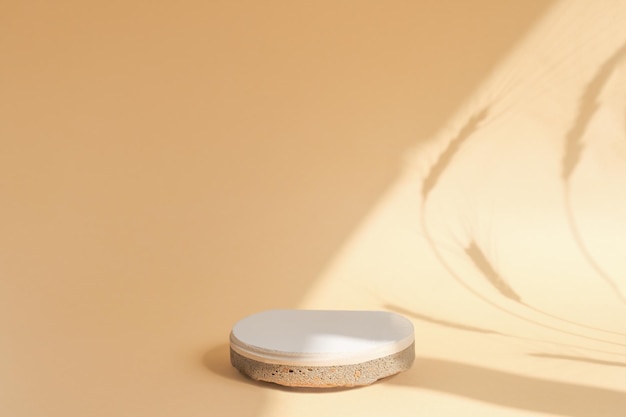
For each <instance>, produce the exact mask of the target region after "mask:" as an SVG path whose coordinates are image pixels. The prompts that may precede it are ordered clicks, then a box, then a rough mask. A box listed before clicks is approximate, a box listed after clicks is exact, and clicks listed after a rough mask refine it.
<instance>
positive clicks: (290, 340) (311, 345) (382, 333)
mask: <svg viewBox="0 0 626 417" xmlns="http://www.w3.org/2000/svg"><path fill="white" fill-rule="evenodd" d="M414 340H415V336H414V330H413V324H412V323H411V322H410V321H409V320H407V319H406V318H404V317H402V316H399V315H397V314H394V313H390V312H386V311H342V310H332V311H331V310H270V311H264V312H261V313H257V314H254V315H252V316H249V317H246V318H244V319H242V320H241V321H239V322H238V323H237V324H235V326H234V327H233V330H232V332H231V335H230V346H231V348H232V349H233V350H234V351H235V352H237V353H239V354H240V355H242V356H245V357H247V358H250V359H253V360H256V361H260V362H265V363H276V364H285V365H300V366H303V365H304V366H306V365H310V366H334V365H349V364H355V363H362V362H365V361H369V360H373V359H378V358H382V357H385V356H389V355H393V354H395V353H398V352H401V351H402V350H404V349H406V348H408V347H409V346H411V344H412V343H413V342H414Z"/></svg>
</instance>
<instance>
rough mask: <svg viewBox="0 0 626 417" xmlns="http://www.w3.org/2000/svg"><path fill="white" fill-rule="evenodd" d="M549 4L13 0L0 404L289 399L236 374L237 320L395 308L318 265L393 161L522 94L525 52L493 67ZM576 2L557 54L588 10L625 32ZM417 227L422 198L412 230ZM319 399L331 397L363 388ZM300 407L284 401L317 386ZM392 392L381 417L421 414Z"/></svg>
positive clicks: (258, 405)
mask: <svg viewBox="0 0 626 417" xmlns="http://www.w3.org/2000/svg"><path fill="white" fill-rule="evenodd" d="M552 5H553V3H552V2H550V1H517V2H502V1H495V0H493V1H492V0H474V1H445V2H439V1H414V2H403V1H393V2H362V1H346V2H326V1H322V2H319V1H318V2H289V1H283V2H279V1H271V2H252V1H250V2H239V1H204V2H200V1H198V2H193V1H184V2H139V1H136V0H131V1H125V2H122V1H119V2H115V1H112V2H78V1H76V2H71V1H59V2H34V1H33V2H10V1H9V2H5V3H4V4H3V6H2V8H1V9H2V11H1V12H0V51H1V52H0V53H1V60H0V329H1V331H0V415H1V416H5V415H6V416H16V417H26V416H28V417H30V416H44V415H45V416H64V417H68V416H124V415H128V416H135V415H150V416H161V415H162V416H166V415H167V416H171V415H176V416H199V415H217V414H222V415H239V416H244V415H251V416H252V415H262V414H263V413H273V414H272V415H278V413H280V411H276V410H280V404H281V403H282V401H284V399H283V398H278V399H276V401H274V402H273V403H272V398H273V397H272V396H276V395H279V396H281V395H283V394H285V395H289V394H286V393H284V392H282V391H278V392H277V391H275V390H272V389H269V388H267V387H264V386H258V385H255V384H251V383H249V382H246V381H245V380H244V379H242V378H241V377H240V376H239V375H237V374H236V373H235V372H234V371H233V370H232V369H231V368H230V366H229V364H228V360H227V357H226V356H225V354H226V351H225V349H226V346H225V343H226V342H227V337H228V332H229V330H230V327H231V326H232V324H233V323H234V322H235V321H236V320H238V319H239V318H241V317H243V316H245V315H247V314H250V313H252V312H254V311H258V310H262V309H268V308H276V307H285V308H296V307H302V306H310V307H315V306H317V307H321V306H324V307H330V306H334V308H351V307H353V306H357V307H363V308H386V306H387V307H388V305H387V304H385V303H378V302H376V303H374V302H369V301H368V300H370V299H369V298H368V296H366V295H364V293H361V292H358V291H357V292H356V293H355V292H350V291H348V290H346V289H345V288H344V289H343V290H342V289H337V288H335V287H334V286H333V285H334V284H332V282H336V281H337V280H339V281H341V279H344V278H345V279H348V280H350V279H353V278H354V275H353V274H348V275H345V276H343V277H342V276H341V274H339V275H340V276H339V277H337V275H336V274H337V273H336V272H333V271H334V269H333V268H334V266H333V265H337V264H341V259H343V258H342V257H343V256H344V255H345V253H346V252H345V251H346V249H345V248H346V245H348V244H351V243H350V242H354V240H355V233H357V234H358V231H359V230H362V228H363V227H364V226H363V225H364V224H367V219H369V218H371V216H372V210H374V207H380V204H383V203H381V201H383V200H385V198H386V197H385V196H388V195H389V193H390V190H392V189H394V187H395V186H396V185H394V184H396V183H397V181H398V180H399V179H400V178H406V177H403V176H402V175H403V172H404V171H403V170H404V167H405V164H406V162H407V161H416V160H417V161H421V162H419V164H422V165H420V166H421V167H427V166H428V164H431V163H432V162H434V161H435V160H436V158H437V152H438V149H437V146H440V148H441V149H444V148H445V141H446V140H447V139H446V138H449V137H450V136H449V135H448V136H446V135H445V133H446V132H448V131H449V132H454V131H456V130H455V129H457V127H459V126H462V122H461V121H458V122H454V123H452V122H450V120H451V119H453V117H459V120H461V119H462V117H461V116H462V115H464V114H466V113H468V112H469V113H471V110H468V108H469V109H471V108H473V107H472V106H474V107H476V106H477V105H475V104H473V103H475V102H476V103H477V102H480V100H482V99H475V97H476V94H477V92H480V91H484V88H485V86H486V85H487V86H489V85H491V87H490V88H491V90H490V91H492V92H495V93H494V96H497V95H498V94H501V95H504V96H505V97H509V96H508V95H507V94H510V93H511V90H510V87H511V86H513V87H516V86H519V85H522V84H523V81H524V80H525V78H524V75H525V74H527V73H526V72H525V69H527V68H526V67H523V66H521V67H518V68H520V69H519V71H518V72H517V73H516V72H515V71H513V70H509V73H508V74H509V75H510V74H513V75H514V76H512V78H510V79H509V81H511V80H512V84H511V83H507V82H506V80H507V74H506V73H505V75H500V78H498V79H499V80H504V81H502V82H501V84H497V83H496V85H494V84H493V83H492V84H489V80H490V79H492V78H491V77H493V76H494V74H496V75H498V73H497V72H496V70H497V68H500V65H501V64H502V62H505V61H506V60H507V59H510V58H511V56H513V53H514V51H516V48H518V47H519V46H520V45H522V41H523V40H525V39H527V37H528V34H529V33H531V32H532V31H531V29H532V28H533V27H535V26H536V25H538V24H539V22H541V21H542V19H544V16H545V15H546V13H547V12H548V11H549V10H550V7H551V6H552ZM576 7H578V6H576ZM576 7H572V8H571V9H568V8H566V10H565V11H564V12H563V13H562V14H561V15H560V16H562V18H561V19H560V20H559V19H556V23H554V25H553V26H547V27H545V26H544V29H545V30H546V33H547V34H548V35H549V36H552V37H551V38H550V37H549V36H548V35H546V36H548V38H549V39H552V40H554V42H555V43H557V44H558V42H557V41H560V42H564V43H565V44H567V39H568V38H567V37H568V36H575V35H573V34H572V33H571V32H568V31H567V30H565V31H562V32H559V30H561V29H560V28H561V26H559V25H561V24H563V22H565V23H567V25H569V26H567V25H565V26H567V28H571V27H576V26H577V25H578V23H577V22H578V20H577V19H579V18H580V19H583V22H584V19H585V18H589V19H596V20H593V21H594V22H604V20H603V19H608V20H607V21H608V22H609V23H608V24H605V25H604V26H605V27H608V28H609V29H611V28H614V27H619V25H618V24H617V23H616V22H614V21H612V20H610V18H611V16H615V14H612V12H613V10H612V9H611V8H610V7H608V6H607V7H605V8H604V9H603V8H599V9H600V11H598V10H596V9H598V8H596V9H594V8H593V7H591V6H589V7H587V9H589V10H586V9H585V7H578V8H576ZM611 7H613V9H616V10H618V11H621V12H623V10H621V9H623V7H621V8H620V7H619V5H617V3H615V4H614V3H611ZM607 10H608V12H607ZM588 12H589V13H590V14H591V17H588V16H587V13H588ZM609 12H611V13H609ZM593 13H596V14H593ZM617 15H618V16H619V14H617ZM595 16H599V17H595ZM591 26H593V30H594V31H595V30H596V29H595V27H596V26H594V25H591ZM568 30H570V29H568ZM611 30H612V29H611ZM562 33H564V35H563V36H565V38H563V39H562V38H559V36H560V35H561V34H562ZM593 33H594V34H595V33H596V32H593ZM597 33H600V35H597V36H596V35H594V36H596V37H595V38H593V37H592V36H589V37H587V38H584V37H581V38H584V39H583V41H584V40H585V39H587V42H588V43H587V45H588V44H589V43H591V44H592V45H593V42H598V43H599V44H602V45H606V47H605V48H604V49H602V48H600V49H601V50H600V51H599V52H598V55H597V56H594V59H592V60H591V62H592V63H587V61H586V60H585V59H584V56H577V55H575V53H572V54H573V55H572V54H570V55H569V56H565V57H564V58H563V59H565V60H566V63H567V65H568V66H569V68H570V70H569V72H568V71H565V72H563V73H558V74H557V75H560V76H562V77H563V78H567V77H570V79H572V80H574V81H576V82H578V84H577V85H582V84H584V81H585V74H589V75H592V74H593V70H594V68H593V65H595V64H594V63H601V62H602V59H603V56H604V55H607V54H609V52H610V49H611V48H612V45H613V44H606V43H605V39H606V38H609V39H610V36H609V35H611V33H609V34H608V35H607V34H606V33H605V32H602V33H603V34H602V33H601V31H600V30H599V29H598V31H597ZM616 33H617V32H616ZM617 35H618V36H615V37H614V41H611V42H614V43H618V41H619V39H621V38H620V37H621V36H622V34H621V32H619V33H617ZM589 39H591V40H589ZM576 42H578V38H576ZM581 42H582V41H581ZM540 43H541V42H538V41H536V40H535V44H533V43H532V42H531V43H530V45H531V46H532V45H537V44H540ZM609 43H610V42H609ZM581 44H582V43H581ZM527 48H531V47H528V46H527ZM588 49H589V50H593V49H594V48H589V47H588ZM596 49H597V48H596ZM573 50H574V52H575V51H576V50H575V48H573ZM605 52H606V53H605ZM541 53H542V54H545V55H540V56H538V57H537V56H535V55H534V54H533V50H532V49H527V51H526V57H527V58H528V57H531V56H532V57H533V59H535V58H536V59H537V61H538V62H541V60H542V59H544V58H545V59H546V60H548V61H549V60H550V57H551V56H552V54H551V51H550V50H547V51H542V52H541ZM603 54H604V55H603ZM567 60H569V61H567ZM532 62H535V63H536V61H532ZM577 65H580V66H581V67H583V68H582V69H581V71H582V72H581V73H580V74H583V75H580V77H579V78H580V79H579V78H577V74H578V72H576V66H577ZM585 65H587V67H585ZM514 67H515V65H512V66H511V65H510V66H509V68H514ZM571 68H573V69H571ZM538 74H539V76H540V79H541V77H542V75H541V74H542V73H538ZM530 75H531V76H532V75H533V73H532V72H531V73H530ZM534 75H537V74H534ZM516 77H517V78H516ZM574 81H572V82H574ZM574 84H575V82H574ZM568 86H569V85H568ZM531 87H532V88H538V89H539V88H547V89H549V88H550V86H549V85H548V86H544V85H542V84H541V83H536V84H531ZM481 89H483V90H481ZM513 90H515V88H513ZM533 91H535V90H533ZM537 91H538V90H537ZM542 91H543V90H542ZM576 98H577V96H572V97H570V98H569V99H571V100H570V102H571V103H575V99H576ZM505 101H506V100H505ZM546 108H550V107H549V106H546ZM503 109H504V110H502V111H510V110H507V109H508V108H504V107H503ZM543 114H547V116H546V117H554V118H557V116H558V115H554V114H550V112H549V111H546V113H543ZM459 115H461V116H459ZM558 117H560V116H558ZM559 120H561V119H559ZM450 123H451V124H450ZM455 123H456V124H455ZM446 124H448V125H449V126H451V127H448V128H444V127H445V126H446ZM520 125H522V126H526V125H525V124H524V123H521V124H519V123H518V124H516V125H515V128H516V129H518V130H519V126H520ZM446 129H448V130H446ZM442 132H443V133H442ZM433 146H434V148H433ZM426 148H427V149H428V152H426V151H425V150H424V151H421V150H423V149H426ZM504 148H506V149H500V152H502V154H501V155H503V156H502V158H501V160H502V161H509V160H511V159H510V158H509V157H508V156H506V155H508V154H507V150H508V149H510V148H507V147H506V146H505V147H504ZM479 149H481V148H479ZM492 149H498V148H497V147H496V148H493V147H491V146H489V145H487V146H485V147H484V148H482V150H481V152H482V155H488V154H489V152H492ZM409 151H411V152H409ZM415 155H418V156H419V155H422V156H423V158H425V159H423V160H420V158H419V157H416V156H415ZM483 163H484V161H482V162H481V160H480V158H479V161H478V163H477V162H476V160H474V161H473V162H472V160H471V158H470V159H469V160H468V162H467V164H469V165H465V166H469V167H472V166H482V165H483ZM419 164H418V165H419ZM472 164H474V165H472ZM459 166H460V167H463V166H464V165H462V164H461V165H459ZM618 166H619V163H618ZM420 169H422V168H419V169H418V171H419V170H420ZM468 169H470V170H471V169H472V168H468ZM425 170H427V169H426V168H423V169H422V171H421V172H422V174H423V173H424V172H425ZM459 172H460V174H459V175H460V179H459V181H461V183H462V181H463V180H462V178H463V177H464V174H463V171H462V170H461V171H459ZM619 175H621V171H620V174H619ZM412 178H413V179H415V181H414V184H415V189H416V190H418V189H419V187H421V182H420V181H421V179H420V178H419V175H418V176H414V177H412ZM451 178H455V177H451ZM620 178H621V177H620ZM413 179H412V180H411V181H413ZM622 184H623V183H622ZM444 189H445V188H444ZM454 189H455V188H454V186H452V188H448V190H454ZM616 189H619V187H617V188H616ZM450 193H452V194H453V195H456V194H458V193H456V192H454V191H450ZM441 195H444V196H445V193H444V194H441ZM475 195H478V194H475ZM451 198H452V197H451ZM532 199H535V200H532ZM540 199H541V198H540V196H532V197H531V201H540ZM385 201H386V200H385ZM395 201H396V202H399V203H396V205H398V204H399V205H400V206H402V204H403V203H402V201H404V200H402V198H399V199H396V200H395ZM385 204H391V203H385ZM407 204H408V203H407ZM603 204H604V203H603ZM607 204H608V203H607ZM383 206H384V204H383ZM530 206H533V205H532V204H530ZM404 207H412V206H410V205H404ZM511 212H515V209H514V208H513V209H511V210H509V211H506V210H505V211H504V213H511ZM613 215H615V216H617V215H618V213H613ZM444 223H445V221H444ZM419 224H420V216H419V213H417V212H416V213H415V218H414V219H408V218H407V223H406V224H405V227H407V228H409V229H410V228H415V229H419V227H420V226H419ZM383 228H384V226H383ZM569 241H570V242H571V241H572V240H571V238H570V240H569ZM390 243H391V242H390ZM422 244H423V241H422ZM422 249H424V250H428V248H426V247H424V248H422ZM377 252H378V250H373V251H372V253H373V254H374V255H372V256H375V254H376V253H377ZM405 255H406V257H408V258H410V257H411V256H412V255H411V253H410V252H406V253H405ZM618 255H619V254H618ZM430 256H431V258H432V255H430ZM576 256H577V259H579V262H583V263H584V259H583V258H582V255H580V253H579V254H578V255H576ZM358 259H362V258H358ZM433 259H434V258H432V259H431V264H432V265H434V263H432V262H434V261H433ZM516 259H521V260H520V262H523V258H516ZM581 259H582V260H581ZM561 262H566V258H564V259H562V260H561ZM614 262H617V267H615V268H618V270H619V268H620V266H619V260H615V261H614ZM361 264H362V265H367V263H361ZM433 268H435V267H433ZM399 269H401V268H399ZM405 270H406V269H405ZM619 271H620V272H623V271H624V269H623V268H622V269H621V270H619ZM589 273H590V274H591V273H592V272H589ZM379 276H380V275H379ZM387 278H388V279H390V280H393V277H387ZM395 282H402V281H401V278H398V280H396V281H395ZM423 282H424V283H425V285H426V286H429V285H431V284H430V283H429V282H428V281H427V280H426V281H423ZM386 285H387V284H385V283H381V282H379V283H378V284H376V283H374V284H372V285H371V286H370V287H372V286H373V288H374V293H376V292H377V290H376V288H377V286H379V287H381V288H382V287H385V286H386ZM432 285H434V284H432ZM379 289H380V288H379ZM342 291H345V292H342ZM450 291H454V290H450ZM329 292H330V293H329ZM383 292H384V291H379V294H382V293H383ZM328 294H334V295H332V296H329V295H328ZM342 294H343V295H347V294H352V295H354V294H356V298H357V299H358V300H361V301H358V300H357V301H355V299H353V298H350V296H347V297H344V296H343V295H342ZM359 294H360V295H359ZM544 294H545V292H544ZM368 303H369V304H368ZM400 304H403V305H404V308H409V309H412V308H413V307H415V306H413V305H411V302H410V300H404V301H403V302H402V303H400ZM441 311H445V308H440V312H441ZM448 311H451V310H448ZM610 311H611V312H612V311H613V310H610ZM615 311H621V310H619V309H615ZM485 314H487V313H485ZM572 314H574V313H572ZM574 315H575V314H574ZM481 317H482V316H480V314H479V313H477V316H476V317H475V319H476V322H477V323H478V324H481V323H482V324H484V323H485V320H484V317H482V318H481ZM623 324H624V323H623V322H620V323H617V324H615V325H623ZM433 337H434V336H433ZM619 340H623V339H619ZM616 343H617V342H616ZM433 346H435V345H433ZM437 346H438V345H437ZM617 348H618V349H622V351H623V347H622V348H620V347H619V346H617ZM607 360H608V359H607ZM557 377H558V372H557ZM372 388H374V387H372ZM393 388H394V387H393V386H392V388H389V389H390V390H393ZM395 388H396V389H397V386H396V387H395ZM377 389H379V390H380V389H381V388H380V387H378V388H377ZM613 389H616V388H615V386H614V387H613ZM401 390H402V388H401ZM360 392H365V390H362V391H360ZM333 395H334V397H325V398H326V401H327V402H326V403H325V404H326V405H327V406H328V407H331V408H332V406H333V404H335V405H337V404H349V403H351V402H352V401H358V400H359V398H355V397H354V395H356V394H354V393H352V392H351V393H344V394H343V395H344V397H341V395H342V394H341V393H335V394H333ZM338 395H339V396H338ZM362 395H367V394H362ZM461 396H463V395H462V394H461ZM466 397H467V396H466ZM469 397H471V396H469ZM294 398H295V400H294ZM329 398H330V399H329ZM378 398H383V397H378ZM389 398H391V397H389ZM333 399H334V400H333ZM331 400H332V401H337V402H336V403H332V402H328V401H331ZM483 400H484V399H483ZM292 401H295V402H291V403H289V404H290V407H291V408H290V410H291V411H290V413H289V414H285V415H305V414H306V412H305V411H304V410H305V406H306V407H309V408H306V409H310V406H311V404H310V402H311V401H313V400H312V397H310V396H309V397H292ZM342 401H343V402H342ZM406 401H407V400H406V399H404V400H403V401H402V404H400V405H398V412H397V413H392V414H394V415H404V414H402V413H409V414H406V415H415V414H410V412H409V411H410V410H413V409H414V406H412V405H407V402H406ZM487 402H489V401H488V400H487ZM496 402H497V401H496ZM435 403H436V401H435ZM271 404H278V408H276V409H275V410H274V409H273V408H272V406H271ZM285 404H286V403H285ZM379 404H381V403H379ZM429 404H431V405H432V404H433V403H432V402H431V403H429ZM387 405H388V404H387ZM504 406H508V407H509V408H511V409H512V410H513V409H515V405H514V404H513V405H512V404H504ZM433 407H434V408H433V410H435V409H436V407H435V406H433ZM523 408H524V407H520V409H523ZM527 408H528V407H527ZM530 408H531V410H530V411H534V412H539V411H541V410H533V409H532V407H530ZM286 409H287V408H286ZM271 410H274V411H271ZM313 410H314V407H313ZM375 410H376V408H375V407H374V408H371V407H368V408H367V409H364V410H363V413H365V414H363V413H361V415H370V414H367V413H368V412H374V411H375ZM318 411H319V410H318ZM323 411H324V412H327V411H328V409H323ZM527 411H528V410H527ZM557 411H558V410H557ZM434 412H435V411H433V413H434ZM349 414H350V413H349ZM427 414H428V415H436V414H432V413H427ZM372 415H373V414H372ZM425 415H426V414H425ZM442 415H445V414H442ZM493 415H496V414H493ZM506 415H513V414H506Z"/></svg>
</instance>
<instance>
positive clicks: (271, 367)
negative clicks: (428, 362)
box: [230, 343, 415, 388]
mask: <svg viewBox="0 0 626 417" xmlns="http://www.w3.org/2000/svg"><path fill="white" fill-rule="evenodd" d="M414 360H415V344H414V343H413V344H411V346H409V347H408V348H406V349H404V350H402V351H400V352H398V353H395V354H393V355H389V356H384V357H382V358H378V359H373V360H371V361H367V362H362V363H357V364H353V365H337V366H291V365H279V364H270V363H264V362H259V361H255V360H253V359H249V358H246V357H244V356H242V355H240V354H238V353H237V352H235V351H234V350H232V349H231V350H230V362H231V363H232V365H233V366H234V367H235V368H237V369H238V370H239V371H240V372H241V373H242V374H244V375H247V376H249V377H250V378H252V379H256V380H259V381H267V382H273V383H275V384H279V385H286V386H290V387H315V388H331V387H353V386H358V385H369V384H371V383H373V382H375V381H377V380H379V379H381V378H385V377H387V376H391V375H394V374H397V373H398V372H402V371H406V370H407V369H409V368H410V367H411V365H412V364H413V361H414Z"/></svg>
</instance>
